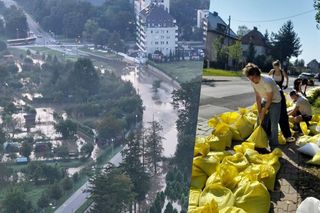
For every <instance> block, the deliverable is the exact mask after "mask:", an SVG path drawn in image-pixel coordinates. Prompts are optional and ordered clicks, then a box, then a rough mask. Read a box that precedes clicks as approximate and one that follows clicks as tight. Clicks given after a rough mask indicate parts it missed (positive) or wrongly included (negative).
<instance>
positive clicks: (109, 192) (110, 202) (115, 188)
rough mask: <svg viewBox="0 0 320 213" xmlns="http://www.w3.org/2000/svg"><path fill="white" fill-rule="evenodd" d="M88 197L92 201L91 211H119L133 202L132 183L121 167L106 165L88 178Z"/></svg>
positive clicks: (115, 212) (122, 210)
mask: <svg viewBox="0 0 320 213" xmlns="http://www.w3.org/2000/svg"><path fill="white" fill-rule="evenodd" d="M89 182H90V184H91V187H90V189H89V192H90V193H91V195H90V197H91V199H92V200H93V202H94V205H93V209H92V212H110V213H111V212H112V213H121V212H124V211H127V210H128V208H129V207H130V204H131V203H132V202H133V200H134V197H135V194H134V193H133V184H132V182H131V180H130V178H129V176H128V175H127V174H125V173H124V172H123V170H122V169H120V168H116V167H114V166H113V165H110V164H109V165H107V167H106V168H105V169H104V171H103V172H97V173H96V174H95V175H94V176H93V177H92V178H91V179H90V180H89Z"/></svg>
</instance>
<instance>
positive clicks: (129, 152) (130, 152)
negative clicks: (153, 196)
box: [121, 131, 150, 207]
mask: <svg viewBox="0 0 320 213" xmlns="http://www.w3.org/2000/svg"><path fill="white" fill-rule="evenodd" d="M142 140H143V138H142V135H141V132H140V131H138V132H136V133H131V134H130V135H129V136H128V138H127V139H126V146H125V148H124V149H123V150H122V151H121V155H122V158H123V163H122V165H121V166H122V167H123V168H124V171H126V173H127V174H128V176H129V177H130V179H131V181H132V183H133V191H134V192H135V193H136V195H137V196H136V200H137V201H138V203H140V202H141V201H143V200H144V199H145V195H146V194H147V192H148V191H149V189H150V177H149V175H148V174H147V172H146V171H145V168H144V167H143V165H142V163H141V161H140V159H141V156H142V147H141V146H142V144H141V142H142ZM135 206H136V205H134V207H135ZM139 206H140V205H139Z"/></svg>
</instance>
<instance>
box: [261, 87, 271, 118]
mask: <svg viewBox="0 0 320 213" xmlns="http://www.w3.org/2000/svg"><path fill="white" fill-rule="evenodd" d="M272 97H273V93H272V92H268V93H267V99H266V105H265V107H263V108H262V110H261V112H260V114H259V117H260V119H261V121H263V119H264V117H265V115H266V113H267V111H268V110H269V108H270V105H271V103H272Z"/></svg>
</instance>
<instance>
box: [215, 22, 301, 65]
mask: <svg viewBox="0 0 320 213" xmlns="http://www.w3.org/2000/svg"><path fill="white" fill-rule="evenodd" d="M248 32H249V30H248V28H247V27H246V26H239V30H238V36H239V38H241V37H242V36H243V35H245V34H246V33H248ZM224 40H225V38H224V37H219V38H218V39H217V40H215V41H214V43H213V44H212V45H213V49H215V50H216V55H217V63H216V65H215V66H216V67H218V68H225V66H226V64H228V60H232V61H233V66H234V69H239V68H240V66H243V65H244V64H245V63H248V62H253V63H255V64H257V65H258V66H259V67H260V68H262V70H270V69H271V68H272V61H273V60H276V59H278V60H280V61H281V62H285V61H286V62H287V61H288V60H289V59H290V58H291V57H298V56H299V55H300V54H301V52H302V51H301V46H302V45H301V44H300V38H299V37H298V34H297V33H296V32H295V31H294V29H293V23H292V21H288V22H286V23H285V24H284V25H283V26H282V27H281V28H280V29H279V31H278V33H271V36H269V33H268V31H266V33H265V34H264V40H265V44H266V48H267V51H266V53H265V54H263V55H258V56H257V55H256V50H255V46H254V44H253V43H250V44H249V47H248V50H247V51H246V54H245V55H243V52H242V48H241V42H240V41H236V42H235V43H234V44H232V45H230V46H225V45H224Z"/></svg>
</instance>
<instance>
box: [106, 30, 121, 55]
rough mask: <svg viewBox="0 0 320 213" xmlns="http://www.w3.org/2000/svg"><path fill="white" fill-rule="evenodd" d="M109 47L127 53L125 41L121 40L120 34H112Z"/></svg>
mask: <svg viewBox="0 0 320 213" xmlns="http://www.w3.org/2000/svg"><path fill="white" fill-rule="evenodd" d="M108 47H109V48H111V49H112V50H115V51H117V52H124V51H125V45H124V43H123V41H122V40H121V39H120V34H119V33H118V32H113V33H111V34H110V38H109V40H108Z"/></svg>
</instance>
